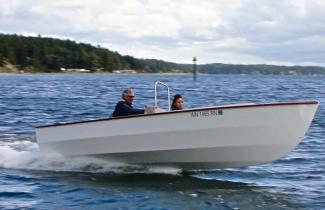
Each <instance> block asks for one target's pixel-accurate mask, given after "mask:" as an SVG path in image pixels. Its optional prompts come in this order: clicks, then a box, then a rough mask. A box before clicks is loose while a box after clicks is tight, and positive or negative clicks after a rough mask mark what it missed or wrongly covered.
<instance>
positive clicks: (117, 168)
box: [0, 140, 181, 175]
mask: <svg viewBox="0 0 325 210" xmlns="http://www.w3.org/2000/svg"><path fill="white" fill-rule="evenodd" d="M0 167H1V168H7V169H26V170H44V171H64V172H88V173H116V174H129V173H147V174H151V173H162V174H174V175H176V174H180V172H181V169H178V168H170V167H147V166H139V165H131V164H124V163H120V162H116V161H109V160H104V159H98V158H93V157H64V156H61V155H44V154H42V153H41V152H40V150H39V147H38V144H37V143H35V142H31V141H27V140H23V141H11V142H1V141H0Z"/></svg>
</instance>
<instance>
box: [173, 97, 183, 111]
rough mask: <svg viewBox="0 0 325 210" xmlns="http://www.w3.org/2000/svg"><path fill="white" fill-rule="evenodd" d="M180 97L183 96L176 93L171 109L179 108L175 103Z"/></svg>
mask: <svg viewBox="0 0 325 210" xmlns="http://www.w3.org/2000/svg"><path fill="white" fill-rule="evenodd" d="M179 98H183V97H182V96H181V95H180V94H176V95H174V99H173V102H172V105H171V110H177V109H178V108H177V107H176V106H175V103H176V101H177V99H179Z"/></svg>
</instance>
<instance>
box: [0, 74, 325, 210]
mask: <svg viewBox="0 0 325 210" xmlns="http://www.w3.org/2000/svg"><path fill="white" fill-rule="evenodd" d="M156 80H160V81H162V82H165V83H167V84H169V86H170V87H171V88H172V94H176V93H179V94H182V95H183V96H184V98H185V106H186V107H188V108H191V107H200V106H212V105H219V104H230V103H247V102H254V103H265V102H267V103H268V102H277V101H307V100H318V101H320V102H321V104H320V107H319V108H318V111H317V113H316V116H315V118H314V120H313V122H312V125H311V127H310V129H309V131H308V132H307V134H306V135H305V138H304V140H303V141H302V143H301V144H299V146H298V147H297V148H296V149H295V150H294V151H292V152H290V153H289V154H288V155H287V156H285V157H283V158H281V159H279V160H277V161H274V162H272V163H268V164H265V165H260V166H253V167H247V168H241V169H225V170H208V171H197V172H194V173H193V174H188V175H182V174H181V173H180V172H181V170H180V169H177V168H163V167H149V168H148V167H142V166H134V165H126V164H120V163H114V162H110V161H103V160H100V161H99V160H97V159H92V158H85V157H84V158H65V157H58V156H57V157H53V156H52V157H47V156H43V155H41V154H40V152H39V149H38V146H37V144H36V139H35V130H34V127H35V126H37V125H42V124H51V123H57V122H66V121H77V120H86V119H95V118H102V117H106V116H109V115H110V114H111V112H112V110H113V108H114V106H115V103H116V102H117V101H118V100H119V99H120V94H121V92H122V90H123V89H125V88H127V87H133V88H134V90H135V92H136V98H135V102H134V103H135V106H136V107H138V108H141V107H143V106H145V105H153V104H154V99H153V96H154V91H153V83H154V82H155V81H156ZM161 92H163V90H162V91H161ZM324 96H325V77H290V76H247V75H199V77H198V81H197V82H193V81H192V76H191V75H181V76H157V75H155V76H152V75H108V74H102V75H100V74H98V75H93V74H91V75H88V74H87V75H80V74H72V75H62V74H61V75H60V74H59V75H1V76H0V119H1V120H0V209H84V208H88V209H322V208H325V97H324ZM163 97H164V96H163V95H161V98H163ZM159 104H160V105H161V106H163V107H164V106H165V107H166V104H167V103H166V101H165V100H163V99H161V100H160V101H159Z"/></svg>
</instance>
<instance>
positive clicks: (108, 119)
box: [36, 101, 319, 128]
mask: <svg viewBox="0 0 325 210" xmlns="http://www.w3.org/2000/svg"><path fill="white" fill-rule="evenodd" d="M313 104H319V102H318V101H305V102H280V103H270V104H243V105H240V104H239V105H222V106H213V107H204V108H193V109H185V110H180V111H171V112H160V113H152V114H138V115H129V116H121V117H111V118H100V119H94V120H85V121H77V122H65V123H56V124H51V125H41V126H37V127H36V128H46V127H55V126H64V125H73V124H80V123H89V122H99V121H110V120H124V119H129V118H139V117H148V116H156V115H169V114H179V113H184V112H197V111H209V110H218V109H238V108H253V107H266V106H293V105H313Z"/></svg>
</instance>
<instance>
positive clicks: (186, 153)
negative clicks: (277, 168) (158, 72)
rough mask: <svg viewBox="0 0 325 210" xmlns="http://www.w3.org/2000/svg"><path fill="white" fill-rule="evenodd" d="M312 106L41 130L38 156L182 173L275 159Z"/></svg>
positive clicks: (292, 143) (297, 137) (217, 110)
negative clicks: (93, 158)
mask: <svg viewBox="0 0 325 210" xmlns="http://www.w3.org/2000/svg"><path fill="white" fill-rule="evenodd" d="M317 106H318V103H317V102H305V103H277V104H263V105H232V106H218V107H209V108H201V109H192V110H186V111H178V112H168V113H159V114H150V115H141V116H133V117H123V118H115V119H102V120H95V121H86V122H79V123H67V124H60V125H52V126H41V127H38V128H37V129H36V135H37V141H38V143H39V145H40V149H41V151H42V152H44V153H50V152H56V153H60V154H62V155H65V156H83V155H90V156H96V157H99V158H107V159H110V160H115V161H121V162H125V163H130V164H144V165H164V166H175V167H180V168H184V169H208V168H214V169H217V168H230V167H231V168H232V167H243V166H250V165H258V164H263V163H266V162H270V161H273V160H276V159H278V158H280V157H282V156H284V155H286V154H287V153H288V152H289V151H291V150H292V149H293V148H295V147H296V146H297V145H298V144H299V142H300V141H301V140H302V139H303V137H304V134H305V132H306V131H307V130H308V127H309V125H310V123H311V121H312V119H313V117H314V114H315V112H316V109H317Z"/></svg>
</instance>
